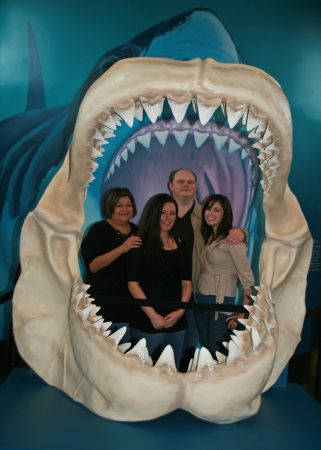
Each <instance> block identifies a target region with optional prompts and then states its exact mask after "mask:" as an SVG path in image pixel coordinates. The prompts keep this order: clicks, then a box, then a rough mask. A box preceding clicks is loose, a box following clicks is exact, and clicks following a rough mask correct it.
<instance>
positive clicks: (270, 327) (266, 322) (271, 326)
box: [264, 320, 276, 334]
mask: <svg viewBox="0 0 321 450" xmlns="http://www.w3.org/2000/svg"><path fill="white" fill-rule="evenodd" d="M264 325H265V328H266V330H267V332H268V333H269V334H272V331H273V330H274V329H275V328H276V325H272V324H271V323H270V322H268V321H267V320H264Z"/></svg>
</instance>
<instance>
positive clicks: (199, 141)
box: [193, 130, 210, 148]
mask: <svg viewBox="0 0 321 450" xmlns="http://www.w3.org/2000/svg"><path fill="white" fill-rule="evenodd" d="M193 135H194V141H195V145H196V147H197V148H200V147H202V145H203V144H204V142H205V141H206V139H207V138H208V137H209V135H210V133H200V132H199V131H197V130H194V131H193Z"/></svg>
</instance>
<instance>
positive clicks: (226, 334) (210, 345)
mask: <svg viewBox="0 0 321 450" xmlns="http://www.w3.org/2000/svg"><path fill="white" fill-rule="evenodd" d="M196 299H197V302H198V303H209V304H213V303H216V296H215V295H200V294H197V296H196ZM234 303H235V298H234V297H224V304H226V305H234ZM214 316H215V311H195V320H196V325H197V329H198V334H199V338H200V344H201V345H202V347H206V348H207V349H208V350H209V351H210V352H211V354H212V356H213V357H215V352H216V351H219V352H221V353H223V354H224V355H227V350H226V348H225V347H224V345H223V344H222V342H228V341H229V340H230V334H231V333H230V331H229V330H228V328H227V326H228V322H226V319H227V318H228V315H226V314H222V313H218V319H217V320H215V318H214Z"/></svg>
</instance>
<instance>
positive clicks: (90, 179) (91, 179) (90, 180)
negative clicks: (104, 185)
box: [87, 173, 96, 183]
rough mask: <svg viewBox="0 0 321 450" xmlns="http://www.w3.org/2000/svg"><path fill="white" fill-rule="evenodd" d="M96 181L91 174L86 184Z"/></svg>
mask: <svg viewBox="0 0 321 450" xmlns="http://www.w3.org/2000/svg"><path fill="white" fill-rule="evenodd" d="M94 180H96V178H95V177H94V175H93V174H92V173H91V174H90V177H89V178H88V179H87V183H91V182H92V181H94Z"/></svg>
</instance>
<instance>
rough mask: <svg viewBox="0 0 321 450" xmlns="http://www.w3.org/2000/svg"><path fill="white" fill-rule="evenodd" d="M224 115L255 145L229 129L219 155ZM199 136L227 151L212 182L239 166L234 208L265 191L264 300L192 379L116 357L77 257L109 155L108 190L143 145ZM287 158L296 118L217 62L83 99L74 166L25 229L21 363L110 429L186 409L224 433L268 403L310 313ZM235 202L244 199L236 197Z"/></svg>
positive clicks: (151, 66) (129, 81)
mask: <svg viewBox="0 0 321 450" xmlns="http://www.w3.org/2000/svg"><path fill="white" fill-rule="evenodd" d="M192 107H193V108H194V109H193V108H192ZM215 111H216V112H217V111H222V112H223V113H224V115H225V117H226V119H227V122H228V125H229V128H230V129H233V128H234V127H235V126H236V125H237V123H242V124H243V127H245V128H246V130H247V133H248V136H247V137H243V135H242V136H241V135H239V136H238V137H237V134H238V132H237V131H235V130H234V132H235V134H233V137H232V135H231V136H229V139H228V140H229V145H228V147H227V146H226V147H225V149H224V148H223V146H224V142H223V141H224V139H225V136H226V130H225V128H224V127H223V125H219V124H218V123H216V121H214V120H213V117H214V115H215ZM170 112H171V113H172V116H173V118H169V114H170ZM140 121H142V123H140ZM147 121H148V124H147ZM121 124H123V125H122V127H121V126H120V125H121ZM125 124H126V125H125ZM127 126H128V127H129V128H128V127H127ZM122 129H126V131H125V132H124V133H125V134H126V137H125V138H124V139H123V144H122V145H121V147H120V148H118V149H117V150H116V151H113V150H110V151H109V150H108V147H109V146H108V145H107V143H108V140H109V139H110V138H113V139H115V136H117V135H118V133H121V131H120V130H122ZM130 129H131V130H132V133H131V136H130V137H127V134H128V130H130ZM186 130H187V131H186ZM232 132H233V131H231V133H232ZM202 134H208V135H210V136H211V138H212V139H213V142H215V145H216V152H217V153H220V152H221V153H222V154H223V152H225V153H224V155H225V156H224V157H223V156H222V157H221V156H217V155H214V160H213V155H211V154H210V152H208V149H207V148H206V147H205V150H204V151H207V152H208V157H207V160H208V165H209V167H208V168H207V174H210V173H211V170H212V171H213V173H214V175H216V174H218V173H219V172H220V171H222V172H223V173H224V174H225V175H226V176H228V173H229V171H228V161H229V159H228V158H229V157H231V158H235V159H236V158H237V159H238V161H237V162H234V163H233V166H235V165H236V167H237V168H238V170H237V171H236V172H235V173H236V175H235V176H234V177H233V178H234V179H233V180H232V181H231V183H232V186H233V189H232V192H231V200H232V203H233V206H234V204H235V198H236V199H237V201H239V200H240V198H241V199H242V202H243V203H242V204H251V202H254V194H253V192H256V190H257V191H259V190H260V189H261V188H262V190H260V192H262V193H263V195H261V197H260V198H263V201H262V205H261V207H263V210H264V212H265V218H266V220H265V235H266V237H265V240H264V242H263V244H262V249H261V254H260V274H259V276H260V282H259V286H258V287H257V288H256V289H257V294H256V295H255V296H254V297H253V300H254V304H253V305H252V306H248V307H247V309H248V311H249V318H248V319H246V320H242V323H243V324H244V325H245V327H246V329H245V331H242V332H235V335H234V336H233V337H232V340H231V341H230V342H229V343H228V344H226V345H227V347H228V350H229V353H228V356H227V357H224V356H223V355H219V361H218V362H216V361H214V360H213V359H212V357H211V355H210V353H209V352H208V351H207V349H205V348H202V349H201V350H200V351H199V350H197V351H196V352H195V356H194V359H193V361H192V363H191V365H190V369H189V371H188V372H187V373H180V372H178V371H177V369H176V367H175V363H174V358H173V351H172V349H171V347H166V348H165V350H164V352H163V353H162V355H161V357H160V358H159V360H158V361H157V363H156V364H155V365H154V366H152V365H151V360H150V358H149V355H148V348H147V347H146V343H145V341H144V340H142V341H140V342H139V343H138V344H137V345H136V346H135V347H134V348H131V344H130V343H128V344H121V345H119V342H120V340H121V338H122V336H123V334H124V330H118V331H117V332H115V333H113V334H110V331H109V330H108V328H109V326H110V322H108V317H106V318H103V317H101V316H98V315H97V312H98V310H99V308H97V307H96V306H95V305H94V304H93V299H91V298H90V297H89V295H88V294H87V290H88V285H85V284H84V282H83V280H82V277H81V271H80V268H79V263H78V251H79V246H80V243H81V240H82V236H83V225H84V221H85V212H84V211H85V210H84V202H85V199H86V196H87V190H88V188H89V185H90V183H91V182H92V181H93V180H94V178H95V177H94V175H93V172H95V171H96V170H97V173H98V167H99V166H98V163H99V162H100V161H101V160H103V159H104V158H101V157H102V156H103V153H104V151H105V150H106V151H105V153H106V154H107V156H106V157H105V158H107V161H108V162H107V166H106V170H105V171H104V174H105V175H104V176H103V177H102V179H103V183H105V185H106V183H107V181H108V180H110V179H111V178H112V176H113V174H114V173H115V171H117V170H119V174H120V175H121V173H122V172H121V171H122V168H123V167H125V163H126V162H127V161H128V162H127V164H129V162H130V160H133V161H134V159H136V158H139V156H137V153H139V152H138V150H137V149H136V151H135V144H137V142H140V143H141V144H142V148H143V147H145V150H147V147H148V149H150V146H144V143H146V140H148V139H149V140H151V139H157V140H158V141H159V142H160V144H161V142H164V139H165V138H166V136H167V137H168V136H172V137H173V136H175V138H176V140H177V142H178V143H182V146H181V148H182V151H183V150H184V138H185V139H186V137H187V135H189V136H191V135H193V136H194V137H195V136H196V140H195V144H196V147H197V142H198V143H199V142H200V139H201V137H202ZM142 136H143V137H142ZM140 137H141V139H139V138H140ZM168 139H169V138H168ZM251 139H253V140H254V141H255V142H254V144H253V145H252V141H251ZM165 140H166V139H165ZM226 140H227V138H226V139H225V141H226ZM242 142H243V144H242V146H241V144H240V143H242ZM237 145H239V147H237V149H238V151H235V150H236V149H235V146H237ZM105 147H106V149H105ZM240 149H241V151H240ZM230 150H231V151H230ZM168 151H170V149H169V150H168ZM134 153H135V154H134ZM291 157H292V124H291V115H290V110H289V105H288V102H287V100H286V98H285V96H284V94H283V92H282V90H281V88H280V86H279V84H278V83H277V82H276V81H275V80H274V79H273V78H272V77H271V76H269V75H268V74H266V73H265V72H263V71H261V70H259V69H257V68H254V67H250V66H246V65H239V64H224V63H218V62H216V61H214V60H213V59H207V60H204V61H203V60H201V59H194V60H190V61H176V60H172V59H165V58H132V59H127V60H126V59H125V60H122V61H119V62H117V63H116V64H114V65H113V66H112V67H111V68H110V69H109V70H108V71H107V72H106V73H104V74H103V75H102V76H101V77H100V78H99V79H98V80H97V81H96V82H95V83H94V84H93V85H92V87H91V88H90V89H89V91H88V92H87V94H86V96H85V98H84V100H83V102H82V104H81V107H80V110H79V114H78V118H77V123H76V127H75V131H74V136H73V142H72V145H71V147H70V149H69V152H68V155H67V157H66V159H65V162H64V164H63V166H62V168H61V169H60V171H59V172H58V173H57V174H56V176H55V177H54V179H53V180H52V182H51V183H50V185H49V187H48V188H47V190H46V191H45V193H44V195H43V197H42V198H41V200H40V202H39V204H38V206H37V207H36V209H35V210H34V211H32V212H31V213H30V214H29V215H28V217H27V219H26V221H25V223H24V226H23V230H22V235H21V250H20V255H21V266H22V275H21V277H20V279H19V281H18V284H17V286H16V289H15V293H14V301H13V305H14V306H13V321H14V333H15V338H16V342H17V344H18V348H19V351H20V353H21V355H22V357H23V358H24V359H25V360H26V361H27V362H28V363H29V364H30V366H31V367H32V368H33V369H34V370H35V371H36V372H37V373H38V374H39V375H40V376H41V377H42V378H43V379H44V380H45V381H47V382H48V383H49V384H51V385H54V386H56V387H57V388H59V389H61V390H63V391H64V392H66V393H67V394H68V395H69V396H70V397H72V398H73V399H74V400H75V401H77V402H80V403H82V404H84V405H85V406H87V407H88V408H89V409H90V410H92V411H93V412H95V413H97V414H99V415H101V416H103V417H106V418H110V419H114V420H122V421H139V420H148V419H152V418H155V417H159V416H161V415H164V414H166V413H169V412H171V411H173V410H175V409H177V408H181V409H185V410H187V411H190V412H191V413H192V414H194V415H196V416H198V417H200V418H202V419H204V420H208V421H211V422H216V423H231V422H234V421H237V420H241V419H244V418H247V417H250V416H252V415H253V414H255V413H256V412H257V411H258V409H259V406H260V398H261V393H262V392H263V391H264V390H266V389H268V388H269V387H270V386H271V385H272V384H273V383H274V382H275V381H276V379H277V378H278V376H279V375H280V373H281V371H282V370H283V368H284V367H285V365H286V363H287V362H288V360H289V358H290V357H291V355H292V354H293V352H294V350H295V347H296V345H297V344H298V342H299V340H300V333H301V328H302V324H303V319H304V313H305V304H304V295H305V287H306V275H307V271H308V267H309V262H310V257H311V250H312V239H311V236H310V233H309V230H308V226H307V223H306V221H305V219H304V217H303V214H302V212H301V210H300V207H299V204H298V202H297V200H296V198H295V197H294V195H293V194H292V192H291V191H290V189H289V187H288V184H287V179H288V174H289V170H290V164H291ZM204 158H205V159H206V155H205V156H204ZM184 165H185V164H184ZM211 166H212V169H211ZM118 168H119V169H118ZM158 169H159V167H158ZM120 175H119V176H120ZM136 176H139V173H138V174H137V175H136ZM150 176H151V177H152V176H153V174H152V173H150ZM156 178H157V177H156ZM205 178H206V177H205ZM126 181H127V180H125V181H124V184H126ZM259 181H260V182H259ZM260 185H261V186H260ZM238 190H242V191H244V190H245V191H246V194H242V195H241V197H240V196H239V195H238V194H235V193H236V192H237V191H238ZM234 194H235V195H234ZM234 197H235V198H234ZM236 203H237V202H236ZM238 214H239V217H241V215H242V211H239V213H238ZM240 221H241V219H240Z"/></svg>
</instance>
